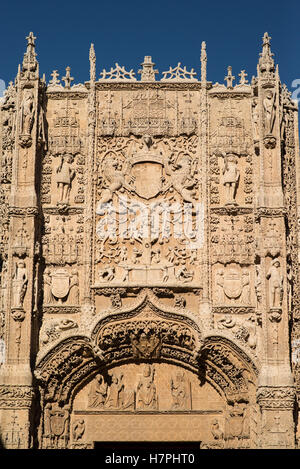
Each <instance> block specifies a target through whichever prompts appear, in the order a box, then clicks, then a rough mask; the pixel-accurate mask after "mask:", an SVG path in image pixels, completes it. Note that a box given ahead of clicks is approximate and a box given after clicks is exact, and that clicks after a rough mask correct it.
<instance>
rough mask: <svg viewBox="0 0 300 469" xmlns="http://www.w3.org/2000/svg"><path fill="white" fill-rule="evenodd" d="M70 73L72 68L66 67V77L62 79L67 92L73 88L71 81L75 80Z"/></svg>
mask: <svg viewBox="0 0 300 469" xmlns="http://www.w3.org/2000/svg"><path fill="white" fill-rule="evenodd" d="M70 71H71V68H70V67H66V76H64V77H62V80H63V81H64V82H65V88H66V89H67V90H69V89H70V88H71V81H73V80H74V78H73V77H71V74H70Z"/></svg>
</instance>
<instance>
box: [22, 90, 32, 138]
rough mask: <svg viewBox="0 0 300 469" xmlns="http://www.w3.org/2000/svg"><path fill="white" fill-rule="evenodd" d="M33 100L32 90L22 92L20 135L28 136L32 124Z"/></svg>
mask: <svg viewBox="0 0 300 469" xmlns="http://www.w3.org/2000/svg"><path fill="white" fill-rule="evenodd" d="M33 112H34V100H33V92H32V90H26V89H25V90H24V95H23V100H22V103H21V123H20V134H21V135H30V134H31V129H32V124H33Z"/></svg>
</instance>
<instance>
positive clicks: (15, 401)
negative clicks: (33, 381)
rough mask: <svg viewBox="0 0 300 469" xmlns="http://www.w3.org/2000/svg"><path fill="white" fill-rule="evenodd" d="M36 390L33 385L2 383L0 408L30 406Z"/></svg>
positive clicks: (0, 386) (0, 387)
mask: <svg viewBox="0 0 300 469" xmlns="http://www.w3.org/2000/svg"><path fill="white" fill-rule="evenodd" d="M33 397H34V390H33V388H32V387H31V386H21V385H4V384H3V385H0V408H2V409H5V408H9V409H11V408H18V409H20V408H25V409H27V408H30V406H31V404H32V399H33Z"/></svg>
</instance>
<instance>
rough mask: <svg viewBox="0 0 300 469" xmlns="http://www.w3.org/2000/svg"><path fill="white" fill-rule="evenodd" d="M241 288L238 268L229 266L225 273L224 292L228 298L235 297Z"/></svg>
mask: <svg viewBox="0 0 300 469" xmlns="http://www.w3.org/2000/svg"><path fill="white" fill-rule="evenodd" d="M242 289H243V281H242V276H241V273H240V271H239V269H237V268H235V267H231V268H230V269H229V270H228V271H227V272H226V274H225V278H224V292H225V294H226V296H227V297H228V298H232V299H237V298H238V297H239V296H240V295H241V293H242Z"/></svg>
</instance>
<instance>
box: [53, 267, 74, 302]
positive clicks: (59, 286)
mask: <svg viewBox="0 0 300 469" xmlns="http://www.w3.org/2000/svg"><path fill="white" fill-rule="evenodd" d="M69 289H70V276H69V273H68V271H67V270H65V269H58V270H57V271H56V272H54V273H53V274H52V288H51V291H52V294H53V295H54V296H55V297H56V298H60V299H62V298H64V297H65V296H67V294H68V293H69Z"/></svg>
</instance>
